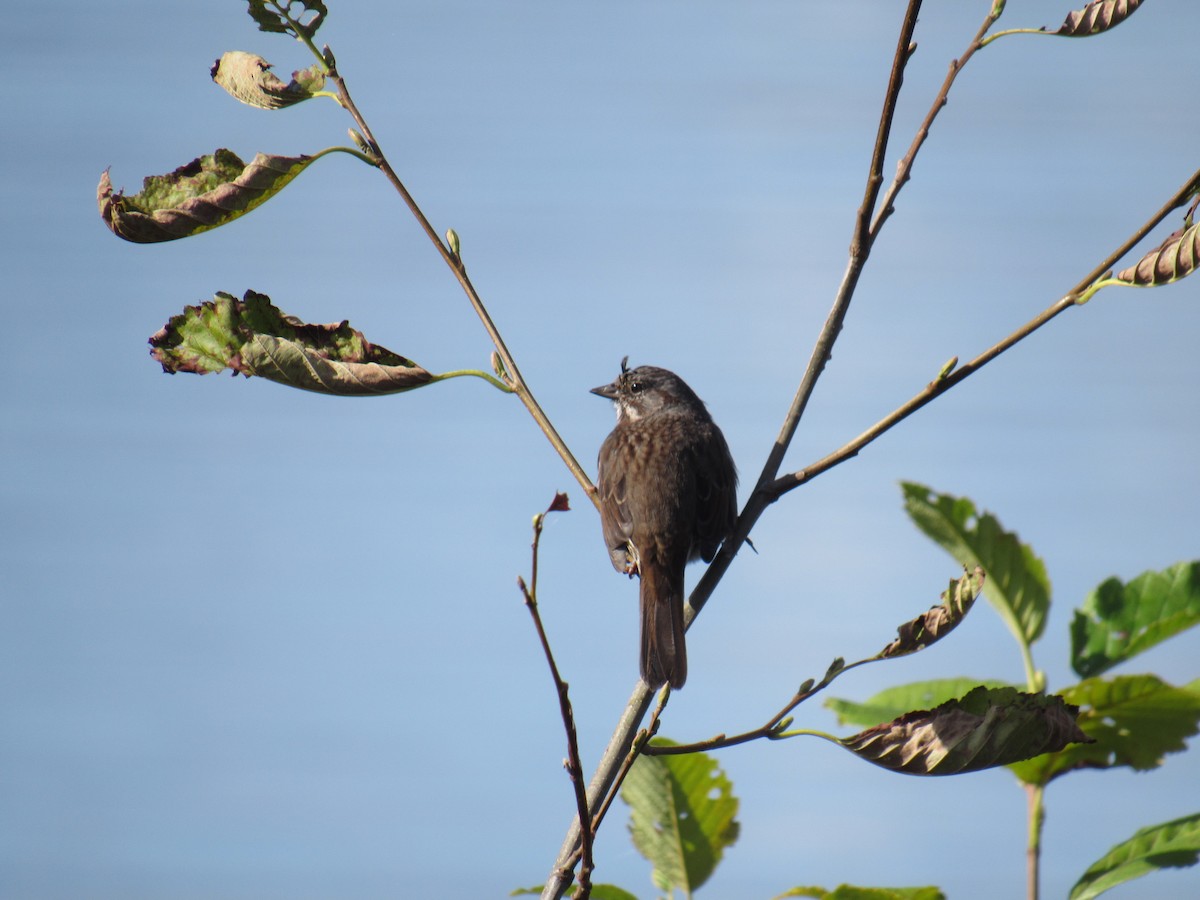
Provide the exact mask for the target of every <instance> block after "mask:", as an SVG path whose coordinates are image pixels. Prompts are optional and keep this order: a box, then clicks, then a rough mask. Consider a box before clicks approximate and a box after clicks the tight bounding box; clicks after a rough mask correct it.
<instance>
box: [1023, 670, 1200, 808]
mask: <svg viewBox="0 0 1200 900" xmlns="http://www.w3.org/2000/svg"><path fill="white" fill-rule="evenodd" d="M1062 697H1063V699H1064V700H1066V701H1067V702H1068V703H1072V704H1075V705H1076V706H1078V707H1080V712H1079V728H1080V730H1081V731H1083V733H1084V734H1086V735H1087V736H1088V737H1089V738H1091V740H1092V741H1093V743H1090V744H1077V745H1074V746H1071V747H1067V748H1065V749H1062V750H1059V751H1057V752H1053V753H1049V754H1047V755H1046V756H1041V757H1038V758H1037V759H1031V760H1029V761H1028V762H1023V763H1019V764H1017V765H1014V766H1013V767H1012V769H1013V772H1014V774H1016V776H1017V777H1018V778H1020V779H1021V780H1022V781H1024V782H1025V783H1026V784H1041V785H1044V784H1048V783H1049V782H1050V781H1052V780H1053V779H1055V778H1057V777H1058V776H1060V775H1063V774H1065V773H1066V772H1069V771H1071V770H1073V769H1082V768H1095V769H1110V768H1114V767H1116V766H1128V767H1130V768H1132V769H1135V770H1137V771H1146V770H1148V769H1154V768H1157V767H1158V766H1160V765H1162V763H1163V759H1164V757H1165V756H1166V755H1167V754H1168V753H1178V752H1180V751H1182V750H1186V749H1187V743H1186V741H1185V740H1184V739H1185V738H1188V737H1191V736H1192V735H1194V734H1196V732H1197V730H1198V729H1200V691H1197V690H1196V689H1195V688H1194V687H1193V686H1192V685H1189V686H1187V687H1181V688H1180V687H1173V686H1171V685H1169V684H1167V683H1166V682H1164V681H1162V680H1161V679H1160V678H1158V677H1156V676H1154V675H1126V676H1121V677H1118V678H1114V679H1112V680H1111V681H1109V680H1105V679H1103V678H1091V679H1088V680H1087V681H1083V682H1080V683H1079V684H1077V685H1073V686H1072V687H1069V688H1067V689H1065V690H1064V691H1063V692H1062Z"/></svg>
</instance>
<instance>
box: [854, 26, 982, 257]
mask: <svg viewBox="0 0 1200 900" xmlns="http://www.w3.org/2000/svg"><path fill="white" fill-rule="evenodd" d="M1003 11H1004V7H1003V4H1000V3H997V4H995V5H993V7H992V9H991V12H989V13H988V14H987V16H985V17H984V20H983V24H982V25H980V26H979V31H977V32H976V33H975V37H974V38H972V39H971V43H970V44H968V45H967V49H966V50H965V51H963V55H962V56H960V57H959V58H958V59H952V60H950V70H949V71H948V72H947V73H946V78H945V80H944V81H942V87H941V90H939V91H938V93H937V96H936V97H934V98H933V104H932V105H931V106H930V107H929V112H927V113H926V114H925V118H924V120H923V121H922V122H921V125H920V127H919V128H918V129H917V133H916V135H914V136H913V141H912V144H910V145H909V148H908V152H907V153H905V154H904V157H903V158H902V159H901V160H900V162H899V164H898V165H897V166H896V177H895V178H894V179H893V180H892V184H891V186H890V187H889V188H888V192H887V194H885V195H884V198H883V203H882V205H881V206H880V208H879V212H878V213H877V214H876V216H875V221H874V222H872V223H871V228H870V241H871V243H874V242H875V238H876V237H877V236H878V235H879V231H880V229H882V228H883V223H884V222H886V221H887V220H888V219H889V218H890V217H891V215H892V213H893V212H895V211H896V209H895V206H894V204H895V200H896V195H897V194H899V193H900V191H901V189H902V188H903V187H904V185H905V184H907V183H908V180H909V179H910V178H911V177H912V167H913V163H914V162H916V159H917V153H919V152H920V150H921V147H922V146H923V145H924V143H925V140H926V138H928V137H929V129H930V127H931V126H932V125H933V120H934V119H936V118H937V116H938V113H940V112H941V111H942V107H944V106H945V105H946V102H947V100H948V98H949V96H950V88H951V87H953V86H954V81H955V79H957V78H958V73H959V72H961V71H962V69H963V66H965V65H966V64H967V61H968V60H969V59H970V58H971V57H972V56H974V55H975V51H976V50H978V49H979V48H980V47H982V46H983V43H984V38H983V36H984V35H985V34H987V31H988V29H989V28H991V27H992V26H993V25H994V24H995V23H996V20H997V19H998V18H1000V14H1001V13H1002V12H1003Z"/></svg>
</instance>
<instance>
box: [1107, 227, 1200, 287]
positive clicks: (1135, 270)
mask: <svg viewBox="0 0 1200 900" xmlns="http://www.w3.org/2000/svg"><path fill="white" fill-rule="evenodd" d="M1198 262H1200V224H1197V225H1191V226H1190V227H1184V228H1181V229H1179V230H1178V231H1176V232H1174V233H1173V234H1170V235H1168V236H1167V239H1166V240H1165V241H1163V242H1162V244H1160V245H1159V246H1158V247H1156V248H1155V249H1153V250H1151V251H1150V252H1149V253H1147V254H1146V255H1145V256H1143V257H1142V258H1141V259H1140V260H1138V261H1137V263H1135V264H1134V265H1132V266H1130V267H1129V268H1128V269H1122V270H1121V271H1120V272H1118V273H1117V274H1116V275H1115V276H1113V277H1114V278H1116V280H1117V281H1120V282H1123V283H1125V284H1127V285H1130V286H1132V287H1158V286H1159V285H1160V284H1171V283H1172V282H1174V281H1179V279H1181V278H1186V277H1187V276H1188V275H1191V274H1192V272H1194V271H1196V265H1197V263H1198Z"/></svg>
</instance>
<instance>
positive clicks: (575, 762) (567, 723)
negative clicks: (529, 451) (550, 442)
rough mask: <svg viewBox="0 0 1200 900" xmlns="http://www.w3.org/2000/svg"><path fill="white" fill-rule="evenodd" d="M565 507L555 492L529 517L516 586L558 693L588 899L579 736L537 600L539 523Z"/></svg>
mask: <svg viewBox="0 0 1200 900" xmlns="http://www.w3.org/2000/svg"><path fill="white" fill-rule="evenodd" d="M569 508H570V507H569V506H568V505H567V495H566V494H562V493H558V494H555V495H554V501H553V502H552V503H551V504H550V506H549V507H548V508H547V509H546V512H543V513H538V514H537V515H536V516H534V517H533V547H532V555H533V562H532V564H531V567H530V571H529V583H528V584H526V583H525V579H523V578H521V577H520V576H517V587H519V588H520V589H521V594H522V595H523V596H524V597H525V606H526V608H527V609H528V610H529V615H530V616H531V617H532V618H533V625H534V627H535V628H536V629H537V633H538V640H539V641H541V644H542V652H543V653H545V654H546V663H547V665H549V667H550V674H551V676H552V677H553V678H554V688H555V691H556V692H557V693H558V708H559V712H560V713H561V715H562V720H563V728H564V729H565V731H566V733H567V760H566V768H567V773H568V775H570V778H571V785H572V787H573V788H574V791H575V807H576V810H577V813H578V816H579V824H580V828H581V834H582V841H581V856H580V866H579V892H578V893H577V894H576V897H577V898H578V900H588V897H590V896H591V893H592V881H591V876H592V869H593V868H594V866H595V863H594V861H593V859H592V838H593V836H594V835H595V826H594V825H593V824H592V817H591V814H590V813H589V812H588V800H587V793H586V792H585V791H584V789H583V761H582V760H581V759H580V757H579V738H578V735H577V734H576V731H575V713H574V711H573V710H572V709H571V698H570V696H569V694H568V688H569V686H568V684H567V683H566V682H565V681H564V680H563V677H562V675H561V674H560V673H559V671H558V663H556V662H555V661H554V653H553V652H552V651H551V650H550V639H549V638H548V637H547V636H546V629H545V626H544V625H543V624H542V616H541V613H540V612H538V602H537V579H538V547H539V545H540V544H541V540H542V527H543V525H544V524H545V521H546V514H547V513H550V512H557V511H565V510H567V509H569Z"/></svg>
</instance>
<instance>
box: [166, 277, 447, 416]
mask: <svg viewBox="0 0 1200 900" xmlns="http://www.w3.org/2000/svg"><path fill="white" fill-rule="evenodd" d="M150 346H151V351H150V355H151V356H153V357H154V358H155V359H156V360H158V361H159V362H160V363H161V364H162V367H163V370H164V371H166V372H169V373H171V374H175V373H176V372H192V373H195V374H199V375H206V374H208V373H210V372H220V371H221V370H223V369H230V370H232V371H233V372H234V373H235V374H238V373H240V374H242V375H245V376H247V377H249V376H251V375H257V376H259V377H261V378H266V379H267V380H268V381H275V382H278V383H279V384H285V385H287V386H288V387H294V388H300V389H301V390H306V391H315V392H317V393H321V394H337V395H341V396H358V397H364V396H375V395H378V394H396V393H400V392H402V391H409V390H412V389H414V388H418V387H421V386H422V385H425V384H428V383H429V382H431V381H433V380H435V376H433V375H431V374H430V373H429V372H427V371H425V369H422V368H421V367H420V366H418V365H417V364H416V363H414V362H413V361H412V360H410V359H405V358H404V357H403V356H400V355H398V354H396V353H393V352H392V351H391V350H388V349H386V348H384V347H380V346H377V345H375V344H372V343H371V342H370V341H368V340H367V339H366V338H365V337H364V336H363V334H362V332H359V331H356V330H354V329H353V328H351V327H350V325H349V323H347V322H341V323H337V324H331V325H309V324H306V323H304V322H302V321H300V320H299V319H297V318H295V317H294V316H289V315H286V314H284V313H282V312H280V310H278V309H276V308H275V307H274V306H273V305H272V304H271V298H270V297H268V296H266V295H265V294H258V293H255V292H254V291H247V292H246V295H245V298H244V299H243V300H238V299H237V298H236V297H233V296H232V295H230V294H226V293H224V292H221V293H218V294H217V295H216V297H215V298H214V299H212V300H210V301H207V302H205V303H201V304H200V305H199V306H189V307H187V308H186V309H184V311H183V312H182V313H181V314H180V315H178V316H175V317H173V318H172V319H171V320H170V321H169V322H168V323H167V324H166V325H165V326H164V327H163V328H162V330H160V331H159V332H158V333H157V334H155V335H154V336H153V337H152V338H150Z"/></svg>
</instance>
